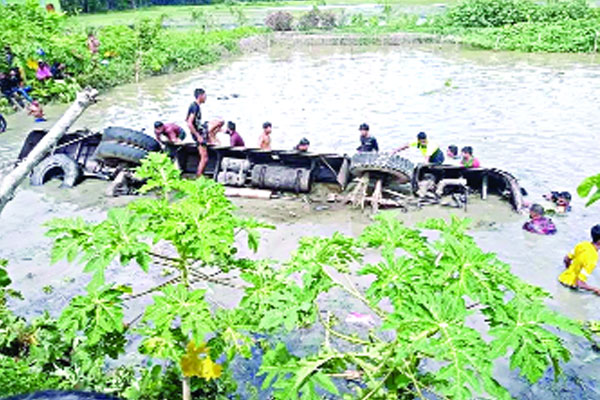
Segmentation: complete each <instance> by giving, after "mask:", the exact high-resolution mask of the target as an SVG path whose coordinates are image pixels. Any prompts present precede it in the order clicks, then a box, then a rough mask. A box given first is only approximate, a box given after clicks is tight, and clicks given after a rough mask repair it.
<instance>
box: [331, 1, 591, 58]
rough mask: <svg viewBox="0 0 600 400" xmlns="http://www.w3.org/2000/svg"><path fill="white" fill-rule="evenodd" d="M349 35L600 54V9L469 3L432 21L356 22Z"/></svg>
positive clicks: (577, 4) (387, 18)
mask: <svg viewBox="0 0 600 400" xmlns="http://www.w3.org/2000/svg"><path fill="white" fill-rule="evenodd" d="M341 30H343V31H349V32H359V33H365V34H382V33H390V32H400V31H409V32H424V33H433V34H438V35H444V36H448V35H452V36H455V37H456V38H458V40H459V41H460V42H461V43H464V44H468V45H473V46H476V47H479V48H483V49H492V50H516V51H524V52H572V53H576V52H581V53H592V52H593V53H596V52H598V50H599V46H600V43H599V42H600V9H598V8H594V7H591V6H590V5H589V3H588V2H587V1H586V0H568V1H558V0H556V1H553V0H548V1H545V2H535V1H533V0H493V1H490V0H463V1H461V2H459V3H456V4H454V5H451V6H450V7H449V8H448V9H447V10H446V11H445V12H444V13H441V14H438V15H435V14H434V15H430V16H428V17H427V18H423V17H417V16H416V15H401V16H394V15H393V13H392V12H391V10H390V11H389V12H387V13H386V12H384V15H382V16H381V17H378V18H369V19H365V18H362V19H360V18H354V21H353V22H352V23H351V24H349V25H346V26H343V27H341Z"/></svg>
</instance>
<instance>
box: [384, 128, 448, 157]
mask: <svg viewBox="0 0 600 400" xmlns="http://www.w3.org/2000/svg"><path fill="white" fill-rule="evenodd" d="M409 147H416V148H417V149H419V150H420V151H421V153H422V154H423V157H425V162H426V163H428V164H443V163H444V153H443V152H442V150H440V146H438V145H437V144H435V143H433V142H432V141H430V140H429V139H428V138H427V134H426V133H425V132H419V134H418V135H417V141H416V142H414V143H409V144H405V145H404V146H400V147H398V148H397V149H396V150H394V154H395V153H397V152H399V151H402V150H406V149H408V148H409Z"/></svg>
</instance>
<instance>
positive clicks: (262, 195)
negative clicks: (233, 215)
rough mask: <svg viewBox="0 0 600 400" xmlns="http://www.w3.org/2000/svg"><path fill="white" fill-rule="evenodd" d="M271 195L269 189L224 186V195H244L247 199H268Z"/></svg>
mask: <svg viewBox="0 0 600 400" xmlns="http://www.w3.org/2000/svg"><path fill="white" fill-rule="evenodd" d="M272 195H273V192H272V191H270V190H264V189H252V188H233V187H225V196H227V197H245V198H247V199H262V200H269V199H270V198H271V196H272Z"/></svg>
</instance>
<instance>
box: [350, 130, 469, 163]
mask: <svg viewBox="0 0 600 400" xmlns="http://www.w3.org/2000/svg"><path fill="white" fill-rule="evenodd" d="M358 130H359V131H360V146H358V148H357V149H356V150H357V151H360V152H372V151H375V152H378V151H379V144H378V143H377V139H375V137H374V136H371V134H370V133H369V130H370V129H369V125H367V124H364V123H363V124H360V126H359V127H358ZM411 147H413V148H416V149H417V150H419V151H420V152H421V154H422V155H423V158H424V161H425V162H426V163H427V164H435V165H440V164H444V163H446V164H449V165H456V166H462V167H467V168H479V167H481V163H480V162H479V160H478V159H477V158H475V157H474V156H473V147H471V146H465V147H463V148H462V150H461V154H460V155H459V154H458V147H457V146H456V145H450V146H448V149H447V150H446V156H447V157H448V160H446V157H445V156H444V153H443V151H442V150H441V148H440V146H439V145H438V144H437V143H435V142H433V141H431V140H429V138H428V136H427V134H426V133H425V132H419V133H418V135H417V140H416V141H415V142H412V143H406V144H404V145H402V146H400V147H398V148H397V149H395V150H394V151H393V154H395V153H398V152H400V151H404V150H406V149H408V148H411Z"/></svg>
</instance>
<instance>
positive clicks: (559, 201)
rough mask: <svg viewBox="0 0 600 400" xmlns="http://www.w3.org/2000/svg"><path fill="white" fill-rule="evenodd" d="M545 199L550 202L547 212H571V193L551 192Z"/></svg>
mask: <svg viewBox="0 0 600 400" xmlns="http://www.w3.org/2000/svg"><path fill="white" fill-rule="evenodd" d="M543 197H544V200H546V201H547V202H548V206H547V207H545V208H546V212H552V213H556V214H565V213H567V212H569V211H571V193H569V192H550V193H548V194H545V195H544V196H543Z"/></svg>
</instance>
